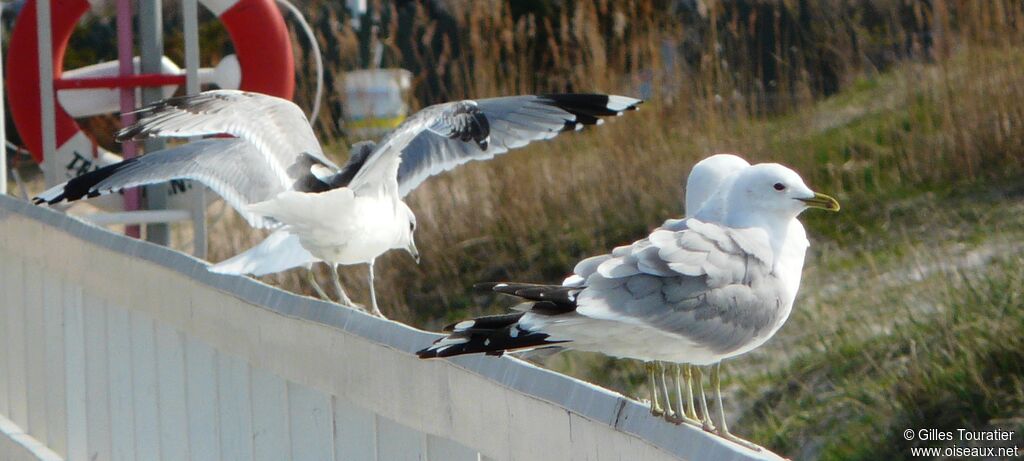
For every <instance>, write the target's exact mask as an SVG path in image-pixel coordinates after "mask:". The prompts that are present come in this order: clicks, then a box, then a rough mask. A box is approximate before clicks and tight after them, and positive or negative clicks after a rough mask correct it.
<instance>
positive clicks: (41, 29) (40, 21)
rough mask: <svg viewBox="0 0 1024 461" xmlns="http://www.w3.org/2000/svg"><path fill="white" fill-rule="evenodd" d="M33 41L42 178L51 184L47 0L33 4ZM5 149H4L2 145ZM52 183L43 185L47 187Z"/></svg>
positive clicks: (54, 168) (53, 138) (55, 173)
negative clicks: (37, 69) (36, 48)
mask: <svg viewBox="0 0 1024 461" xmlns="http://www.w3.org/2000/svg"><path fill="white" fill-rule="evenodd" d="M36 25H37V27H36V40H37V41H38V44H39V53H38V55H39V107H40V109H41V110H40V113H41V117H42V124H41V127H42V136H43V168H44V169H45V171H46V174H45V175H43V176H45V177H46V178H47V179H49V180H51V181H56V180H58V179H60V176H59V175H60V170H59V168H60V166H59V165H57V161H56V160H55V157H56V156H57V121H56V120H55V118H54V113H55V106H54V104H55V101H54V99H55V97H56V95H55V94H54V93H53V40H52V36H51V29H53V23H52V22H51V21H50V0H40V1H37V2H36ZM4 148H5V149H6V148H7V146H6V145H5V146H4ZM51 185H52V184H47V186H51Z"/></svg>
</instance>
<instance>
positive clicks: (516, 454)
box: [483, 391, 572, 461]
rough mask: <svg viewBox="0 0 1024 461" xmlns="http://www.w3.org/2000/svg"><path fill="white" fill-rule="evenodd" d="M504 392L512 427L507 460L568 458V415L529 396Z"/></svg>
mask: <svg viewBox="0 0 1024 461" xmlns="http://www.w3.org/2000/svg"><path fill="white" fill-rule="evenodd" d="M506 392H507V397H506V399H505V405H504V407H505V408H504V410H505V411H508V414H509V426H510V428H511V430H510V431H509V434H508V436H509V446H510V447H511V449H510V451H509V454H510V455H511V456H510V458H509V459H512V460H522V461H532V460H535V459H542V458H547V459H570V458H571V457H572V440H571V437H570V435H569V412H568V411H566V410H565V409H563V408H560V407H558V406H556V405H552V404H550V403H548V402H544V401H542V400H539V399H537V398H534V397H531V396H528V395H523V394H519V393H516V392H513V391H506ZM483 405H486V403H484V404H483ZM483 413H487V412H486V411H484V412H483Z"/></svg>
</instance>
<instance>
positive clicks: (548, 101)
mask: <svg viewBox="0 0 1024 461" xmlns="http://www.w3.org/2000/svg"><path fill="white" fill-rule="evenodd" d="M640 103H641V101H640V100H638V99H633V98H628V97H624V96H615V95H603V94H554V95H539V96H534V95H529V96H511V97H501V98H488V99H478V100H463V101H457V102H449V103H443V104H438V105H434V106H430V107H427V108H425V109H423V110H421V111H419V112H417V113H416V114H414V115H413V116H411V117H409V119H408V120H406V121H405V122H404V123H402V124H401V125H399V126H398V127H397V128H396V129H395V130H394V131H392V132H390V133H389V134H387V135H386V136H385V137H384V138H383V139H382V140H381V142H380V143H379V144H374V143H372V142H363V143H358V144H356V145H354V146H353V148H352V152H353V153H352V155H351V157H350V159H349V161H348V163H347V164H346V165H344V166H343V167H339V166H337V165H336V164H334V163H333V162H331V160H330V159H329V158H328V157H327V156H326V155H324V152H323V151H322V149H321V147H320V143H319V141H318V140H317V139H316V136H315V135H314V134H313V129H312V127H311V126H310V124H309V122H308V121H307V120H306V117H305V116H304V114H303V113H302V111H301V109H299V107H298V106H296V105H295V104H294V103H292V102H290V101H287V100H284V99H280V98H276V97H273V96H267V95H263V94H258V93H249V92H243V91H235V90H214V91H207V92H203V93H200V94H198V95H194V96H184V97H177V98H171V99H167V100H164V101H161V102H158V103H156V104H153V105H151V106H148V107H145V108H143V109H141V110H140V111H139V113H140V115H141V117H140V120H139V122H138V123H136V124H135V125H132V126H129V127H126V128H124V129H122V130H121V131H120V132H119V133H118V139H119V140H125V139H144V138H147V137H154V136H156V137H172V138H188V137H194V136H222V135H230V136H233V137H231V138H224V137H210V138H205V139H201V140H198V141H194V142H190V143H187V144H184V145H181V146H177V147H173V148H169V149H165V150H161V151H157V152H153V153H149V154H147V155H144V156H141V157H136V158H133V159H129V160H125V161H123V162H120V163H117V164H114V165H109V166H106V167H104V168H100V169H98V170H95V171H92V172H89V173H86V174H85V175H82V176H79V177H77V178H74V179H72V180H70V181H67V182H65V183H63V184H60V185H57V186H55V187H53V188H50V189H48V190H47V191H45V192H43V193H42V194H40V195H39V196H38V197H36V198H35V201H36V203H44V202H45V203H49V204H54V203H59V202H62V201H74V200H78V199H81V198H87V197H95V196H98V195H102V194H109V193H113V192H116V191H119V190H121V189H124V188H127V187H136V186H142V185H147V184H154V183H159V182H165V181H169V180H172V179H193V180H197V181H199V182H202V183H203V184H205V185H207V186H208V187H210V188H211V189H212V190H213V191H214V192H216V193H218V194H219V195H220V196H221V197H223V198H224V199H225V200H226V201H227V202H228V204H230V205H231V206H232V207H233V208H234V209H235V210H237V211H238V212H239V213H240V214H241V216H242V217H243V218H244V219H245V220H246V221H247V222H248V223H249V224H250V225H252V226H253V227H257V228H270V229H277V231H276V232H275V233H273V234H271V236H270V237H268V239H267V240H268V242H265V243H264V244H261V245H258V246H257V247H255V248H253V249H252V250H250V251H249V252H246V253H247V254H245V256H244V258H243V259H244V261H239V260H237V259H235V258H232V259H233V261H232V260H229V261H230V263H229V262H228V261H226V262H225V263H228V264H225V265H223V266H221V267H219V268H215V269H219V271H220V272H233V271H236V272H254V271H253V270H251V269H253V268H256V269H259V270H261V271H265V270H267V268H268V267H273V268H275V269H278V270H283V269H287V268H291V267H296V266H301V265H305V266H307V267H310V266H311V264H312V263H313V262H316V261H323V262H326V263H327V264H328V265H329V266H330V267H331V271H332V278H333V282H334V287H335V290H337V292H338V296H339V298H341V301H342V302H343V303H345V304H350V305H351V304H352V303H351V300H349V298H348V296H347V295H346V294H345V292H344V289H343V288H342V286H341V283H340V281H338V277H337V266H338V265H342V264H344V265H350V264H368V265H369V266H370V270H369V284H370V300H371V305H372V310H373V312H374V313H375V314H377V315H380V310H379V307H378V306H377V301H376V293H375V290H374V289H373V263H374V261H375V260H376V258H377V257H378V256H380V255H381V254H383V253H384V252H386V251H388V250H390V249H405V250H407V251H408V252H409V253H410V254H411V255H413V257H416V258H418V253H417V250H416V246H415V243H414V240H413V233H414V232H415V227H416V217H415V215H414V214H413V212H412V211H411V210H410V209H409V207H408V206H406V204H405V202H404V201H403V200H402V198H403V197H404V196H405V195H406V194H408V193H409V192H410V191H411V190H413V189H414V188H415V187H416V186H418V185H419V184H420V183H422V182H423V181H424V180H425V179H426V178H428V177H430V176H433V175H436V174H439V173H441V172H444V171H447V170H450V169H452V168H455V167H456V166H458V165H461V164H463V163H466V162H469V161H472V160H486V159H490V158H492V157H494V156H495V155H498V154H502V153H505V152H507V151H509V150H511V149H515V148H518V147H522V146H525V145H526V144H529V143H530V142H532V141H536V140H543V139H550V138H553V137H555V136H557V135H558V134H559V133H561V132H564V131H573V130H578V129H581V128H582V127H583V126H584V125H594V124H599V123H600V122H601V119H600V118H601V117H604V116H612V115H621V114H622V113H623V112H625V111H630V110H635V109H636V108H637V105H639V104H640ZM264 273H266V272H264ZM309 275H310V277H309V278H310V281H311V282H312V283H313V285H314V287H315V288H316V289H317V292H318V293H319V294H320V296H322V297H325V298H326V293H324V291H323V290H322V289H321V288H320V287H319V286H318V285H317V284H316V282H315V279H314V278H313V277H312V273H311V272H310V273H309Z"/></svg>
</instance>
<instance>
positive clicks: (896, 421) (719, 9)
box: [5, 0, 1024, 459]
mask: <svg viewBox="0 0 1024 461" xmlns="http://www.w3.org/2000/svg"><path fill="white" fill-rule="evenodd" d="M168 3H169V5H167V6H166V8H167V11H166V12H165V17H166V18H167V25H166V32H167V42H166V46H167V54H168V55H169V56H171V57H172V58H173V59H174V60H175V61H176V62H182V61H183V59H181V46H180V43H181V37H180V32H179V26H178V23H177V22H176V21H177V18H178V11H177V8H178V6H177V5H176V4H172V3H173V2H168ZM369 3H370V5H371V9H372V11H373V23H374V24H376V25H377V27H378V31H379V36H380V40H381V42H382V44H383V50H384V52H383V57H382V65H383V67H403V68H406V69H409V70H410V71H412V72H413V74H414V76H415V77H414V90H413V97H412V101H411V104H412V105H413V106H414V107H422V106H425V105H428V104H431V103H436V102H440V101H445V100H451V99H456V98H463V97H486V96H497V95H506V94H514V93H534V92H558V91H594V92H609V93H619V94H627V95H637V96H641V97H643V98H645V99H646V100H647V102H646V103H645V105H644V106H643V108H642V110H641V111H640V112H639V113H635V114H629V115H628V116H627V117H624V118H622V119H618V120H612V121H611V123H608V124H606V125H605V126H603V127H601V128H599V129H592V130H587V131H586V132H584V133H578V134H568V135H565V136H561V137H559V138H558V139H556V140H554V141H552V142H548V143H542V144H539V145H537V144H535V145H531V146H530V147H528V148H526V149H523V150H521V151H517V152H514V153H511V154H509V155H507V156H504V157H502V158H499V159H496V160H494V161H491V162H486V163H476V164H470V165H467V166H465V167H462V168H460V169H458V170H456V171H453V172H451V173H448V174H445V175H442V176H440V177H437V178H434V179H432V180H430V181H428V182H426V183H425V184H424V185H423V186H422V187H420V188H419V189H418V190H417V191H416V192H414V193H413V194H412V195H411V196H410V198H409V202H410V206H411V207H412V208H413V209H414V210H415V211H416V213H417V215H418V218H419V229H418V233H417V240H418V244H419V247H420V249H421V251H422V256H423V261H422V263H421V264H419V265H415V264H413V263H412V261H411V260H410V259H409V258H408V257H407V256H406V255H404V254H403V253H400V252H393V253H392V254H389V255H386V256H385V257H384V258H383V260H382V261H381V262H380V263H378V265H377V267H378V271H379V272H378V279H377V286H378V293H379V296H380V299H381V301H382V305H383V306H384V310H385V312H386V313H387V314H388V315H389V316H390V317H392V318H395V319H397V320H400V321H403V322H408V323H411V324H413V325H416V326H419V327H422V328H427V329H437V328H439V327H441V326H442V325H444V324H446V323H448V322H451V321H454V320H458V319H461V318H464V317H466V316H472V315H479V314H489V313H498V312H502V311H503V310H504V309H505V308H506V307H507V306H508V305H509V304H510V301H509V300H507V299H502V298H498V297H495V296H492V295H489V294H486V293H476V292H473V291H472V290H471V289H470V287H471V286H472V284H473V283H475V282H478V281H488V280H506V279H511V280H519V281H535V282H557V281H560V280H561V279H562V277H564V276H565V275H566V274H567V273H568V272H569V271H570V270H571V268H572V267H573V265H574V264H575V262H576V261H577V260H579V259H581V258H584V257H587V256H590V255H594V254H599V253H603V252H606V251H607V250H608V249H610V248H611V247H613V246H616V245H620V244H623V243H628V242H631V241H633V240H636V239H638V238H642V237H644V236H646V234H647V233H648V232H649V230H650V229H652V228H654V227H656V226H657V225H659V224H660V223H661V222H662V221H663V220H665V219H667V218H671V217H678V216H679V215H680V214H681V212H682V184H683V182H684V180H685V176H686V174H687V173H688V171H689V169H690V167H691V166H692V165H693V164H694V163H695V162H696V161H697V160H699V159H701V158H703V157H705V156H707V155H710V154H713V153H719V152H736V153H740V154H741V155H743V156H744V157H746V158H747V159H748V160H750V161H752V162H762V161H774V162H780V163H783V164H786V165H789V166H791V167H793V168H794V169H796V170H797V171H799V172H800V173H801V174H802V175H803V177H804V178H805V179H806V180H807V182H808V183H809V184H810V185H811V186H812V187H813V188H815V189H816V190H821V191H825V192H829V193H831V194H833V195H835V196H836V197H837V198H839V200H840V202H842V204H843V211H842V212H841V213H840V214H838V215H833V214H828V215H825V214H824V213H814V212H809V213H806V214H805V216H804V217H803V221H804V222H805V224H806V225H807V227H808V230H809V234H810V239H811V241H812V246H811V249H810V253H809V256H808V260H807V264H806V265H805V269H804V282H803V286H802V288H801V291H800V294H799V296H798V297H797V301H796V306H795V309H794V313H793V315H792V317H791V318H790V320H789V322H788V323H787V324H786V325H785V326H784V327H783V328H782V330H781V331H780V332H779V333H778V335H777V336H776V337H775V338H774V339H773V340H772V341H770V342H769V343H768V344H766V345H765V346H764V347H762V348H761V349H759V350H758V351H755V352H753V353H750V354H747V355H746V356H743V357H739V358H736V359H735V360H731V361H730V362H729V363H728V368H727V371H726V375H727V376H726V381H725V387H726V388H727V389H726V391H727V398H726V404H727V407H728V408H727V410H729V414H730V416H731V417H732V418H734V420H735V421H734V422H733V423H732V424H730V426H731V427H732V428H733V429H734V431H735V432H737V433H739V434H741V435H743V436H745V437H748V438H750V439H752V440H753V441H755V442H757V443H760V444H764V445H765V446H767V447H769V448H771V449H773V450H775V451H777V452H779V453H780V454H783V455H785V456H788V457H791V458H793V459H902V458H907V457H909V456H910V455H909V453H910V451H909V447H910V446H912V445H913V444H915V443H921V442H908V441H905V440H903V438H902V432H903V430H904V429H907V428H915V429H916V428H936V429H940V430H955V429H956V428H966V429H975V430H980V429H991V428H1001V429H1006V430H1015V431H1016V436H1015V441H1014V444H1016V445H1017V446H1024V443H1022V438H1021V434H1022V433H1024V336H1022V335H1021V331H1022V329H1024V243H1022V237H1024V176H1022V173H1024V3H1022V2H1020V1H1011V0H991V1H977V2H975V1H969V0H932V1H914V0H824V1H820V2H812V1H807V0H736V1H727V2H726V1H714V0H616V1H613V0H595V1H584V0H479V1H469V0H447V1H445V0H434V1H410V0H393V1H387V0H371V1H370V2H369ZM299 6H300V8H302V9H303V10H304V11H305V12H306V15H307V18H308V19H309V20H310V22H311V23H312V24H313V26H314V28H315V30H316V35H317V40H318V41H319V44H320V47H321V48H322V49H323V50H324V58H325V61H326V63H327V67H328V72H327V89H328V92H327V99H326V105H325V110H323V111H322V112H321V115H320V116H319V117H318V118H317V119H316V120H315V121H314V122H315V127H316V129H317V132H318V134H319V135H320V136H321V139H322V140H323V142H324V143H325V144H327V145H328V146H329V149H328V150H329V152H332V153H333V154H335V155H336V156H337V159H338V160H339V161H343V160H344V158H345V156H346V155H347V154H346V147H345V146H346V145H347V144H349V143H350V142H353V141H356V140H355V139H349V138H347V137H346V134H347V133H346V127H345V126H344V124H343V123H341V122H340V120H342V115H343V113H344V110H345V101H344V100H343V92H342V91H341V88H342V87H341V84H342V81H343V80H342V79H343V76H344V73H345V72H346V71H349V70H353V69H358V68H361V67H364V66H365V65H366V61H367V56H366V51H365V49H364V47H361V46H360V33H359V32H357V31H355V30H354V29H352V27H351V26H350V22H349V19H350V17H349V14H348V12H347V10H346V9H345V7H344V5H343V3H342V2H338V1H327V0H308V1H304V2H303V1H300V2H299ZM206 19H207V20H206V21H204V22H203V27H202V32H201V33H202V36H203V37H202V40H203V44H204V64H206V65H208V64H209V63H211V62H216V61H217V59H218V58H219V56H222V55H223V54H227V53H229V52H230V50H231V45H230V41H229V40H228V39H227V37H226V34H225V33H224V31H223V29H222V28H221V27H220V25H219V24H218V23H217V22H216V21H215V20H210V18H209V17H207V18H206ZM112 22H113V21H112V20H111V19H110V18H109V17H106V16H104V15H95V16H93V17H91V18H90V20H89V21H87V22H86V23H84V24H83V25H82V27H81V28H80V30H79V31H78V32H76V34H75V36H74V37H73V41H72V44H71V47H70V49H69V52H68V57H67V60H66V62H65V65H66V67H67V68H74V67H78V66H79V65H85V64H89V63H94V62H97V61H101V60H110V59H114V58H115V56H113V54H112V53H114V49H115V48H114V47H113V46H111V45H110V43H112V39H113V36H114V32H113V23H112ZM9 27H10V25H9V24H7V25H6V27H5V30H9ZM299 36H301V35H299ZM309 49H310V48H309V47H308V46H306V45H303V44H302V43H301V40H299V41H298V42H297V43H296V46H295V52H296V56H297V58H298V59H299V65H298V66H297V67H298V69H300V71H299V72H300V75H299V76H298V77H299V78H298V81H299V92H298V95H297V98H296V99H297V101H298V102H299V104H300V105H302V106H303V107H308V106H309V102H310V99H311V97H312V94H313V85H312V82H313V81H314V79H313V73H312V69H313V66H312V57H311V56H310V55H309ZM85 122H86V123H88V124H90V125H92V133H93V134H95V135H97V137H98V139H99V140H100V142H103V143H109V137H107V136H109V133H111V132H112V131H113V130H112V125H111V121H110V119H105V118H99V119H93V120H88V121H85ZM11 131H13V127H10V126H9V132H11ZM21 171H23V174H24V175H25V176H27V177H31V176H32V167H31V166H30V165H24V164H23V165H22V166H21ZM219 209H220V208H217V206H215V210H219ZM215 215H218V216H219V217H217V218H216V219H215V220H214V228H213V229H212V232H211V235H212V236H213V237H212V238H213V240H211V243H210V247H211V248H210V249H211V255H212V259H213V260H219V259H223V258H225V257H227V256H230V255H233V254H235V253H237V252H239V251H241V250H243V249H245V248H248V247H249V246H251V245H253V244H255V243H256V242H258V241H259V239H261V238H262V235H261V234H259V233H258V232H254V231H252V230H249V229H248V228H247V227H246V226H244V224H243V223H242V222H241V221H240V220H239V219H237V217H235V216H233V215H232V214H231V213H230V212H228V213H222V214H218V213H215ZM321 275H322V276H324V277H326V274H321ZM344 277H345V282H346V284H347V286H349V287H352V288H353V289H354V291H355V293H354V296H355V298H356V299H366V297H367V292H366V289H365V281H364V279H365V269H364V268H348V269H345V270H344ZM265 281H266V282H268V283H272V284H278V285H281V286H284V287H286V288H288V289H290V290H295V291H301V292H306V293H308V292H309V289H308V287H306V286H304V285H303V284H302V283H300V275H299V274H295V273H289V274H285V275H280V276H274V277H268V278H266V279H265ZM535 359H536V360H539V361H542V362H543V363H544V364H545V365H546V366H549V367H552V368H555V369H558V370H561V371H564V372H566V373H569V374H571V375H573V376H577V377H580V378H582V379H586V380H590V381H594V382H597V383H600V384H602V385H605V386H608V387H610V388H612V389H616V390H619V391H622V392H624V393H626V394H629V395H639V396H641V397H642V396H643V394H644V393H645V391H644V390H643V389H644V388H643V387H642V386H640V385H639V384H640V383H641V380H642V378H643V372H642V367H641V366H640V365H639V364H638V363H635V362H632V361H626V360H612V359H608V358H605V357H601V356H598V355H593V354H581V353H563V354H558V355H554V356H549V357H536V358H535ZM951 443H953V442H951ZM963 445H964V444H963V443H960V446H963ZM996 446H1011V445H1010V444H1007V445H996Z"/></svg>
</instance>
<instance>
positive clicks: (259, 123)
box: [117, 90, 338, 174]
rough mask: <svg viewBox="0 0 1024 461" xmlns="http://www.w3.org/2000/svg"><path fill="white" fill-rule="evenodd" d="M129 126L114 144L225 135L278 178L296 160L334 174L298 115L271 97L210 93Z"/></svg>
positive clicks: (161, 108)
mask: <svg viewBox="0 0 1024 461" xmlns="http://www.w3.org/2000/svg"><path fill="white" fill-rule="evenodd" d="M137 113H138V114H139V116H140V118H139V121H138V122H136V123H135V124H134V125H131V126H128V127H125V128H123V129H121V131H119V132H118V133H117V139H118V140H125V139H144V138H148V137H153V136H159V137H174V138H187V137H192V136H209V135H217V134H230V135H232V136H236V137H238V138H241V139H244V140H246V141H249V142H250V143H252V144H253V146H254V147H255V148H256V149H257V150H258V151H260V152H262V153H263V154H264V155H266V156H267V158H268V159H269V161H270V164H271V165H272V166H274V167H275V168H279V169H280V170H279V173H282V174H283V170H284V169H285V168H287V167H288V166H289V165H291V164H292V163H293V162H294V160H295V158H296V157H298V156H300V155H304V154H305V155H309V156H312V157H313V158H314V159H316V160H317V161H319V162H320V163H322V164H324V165H327V166H328V167H329V168H330V169H332V170H334V171H337V170H338V168H337V166H336V165H335V164H334V163H332V162H331V161H330V160H329V159H328V158H327V157H326V156H324V153H323V150H322V149H321V147H320V142H319V141H317V139H316V135H314V134H313V128H312V127H311V126H310V125H309V121H308V120H307V119H306V115H305V114H303V112H302V109H300V108H299V106H296V105H295V104H294V103H293V102H291V101H288V100H286V99H281V98H278V97H275V96H269V95H265V94H260V93H252V92H247V91H238V90H212V91H204V92H202V93H199V94H196V95H191V96H180V97H175V98H170V99H165V100H163V101H159V102H156V103H154V104H152V105H149V106H146V107H144V108H142V109H139V110H138V111H137Z"/></svg>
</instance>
